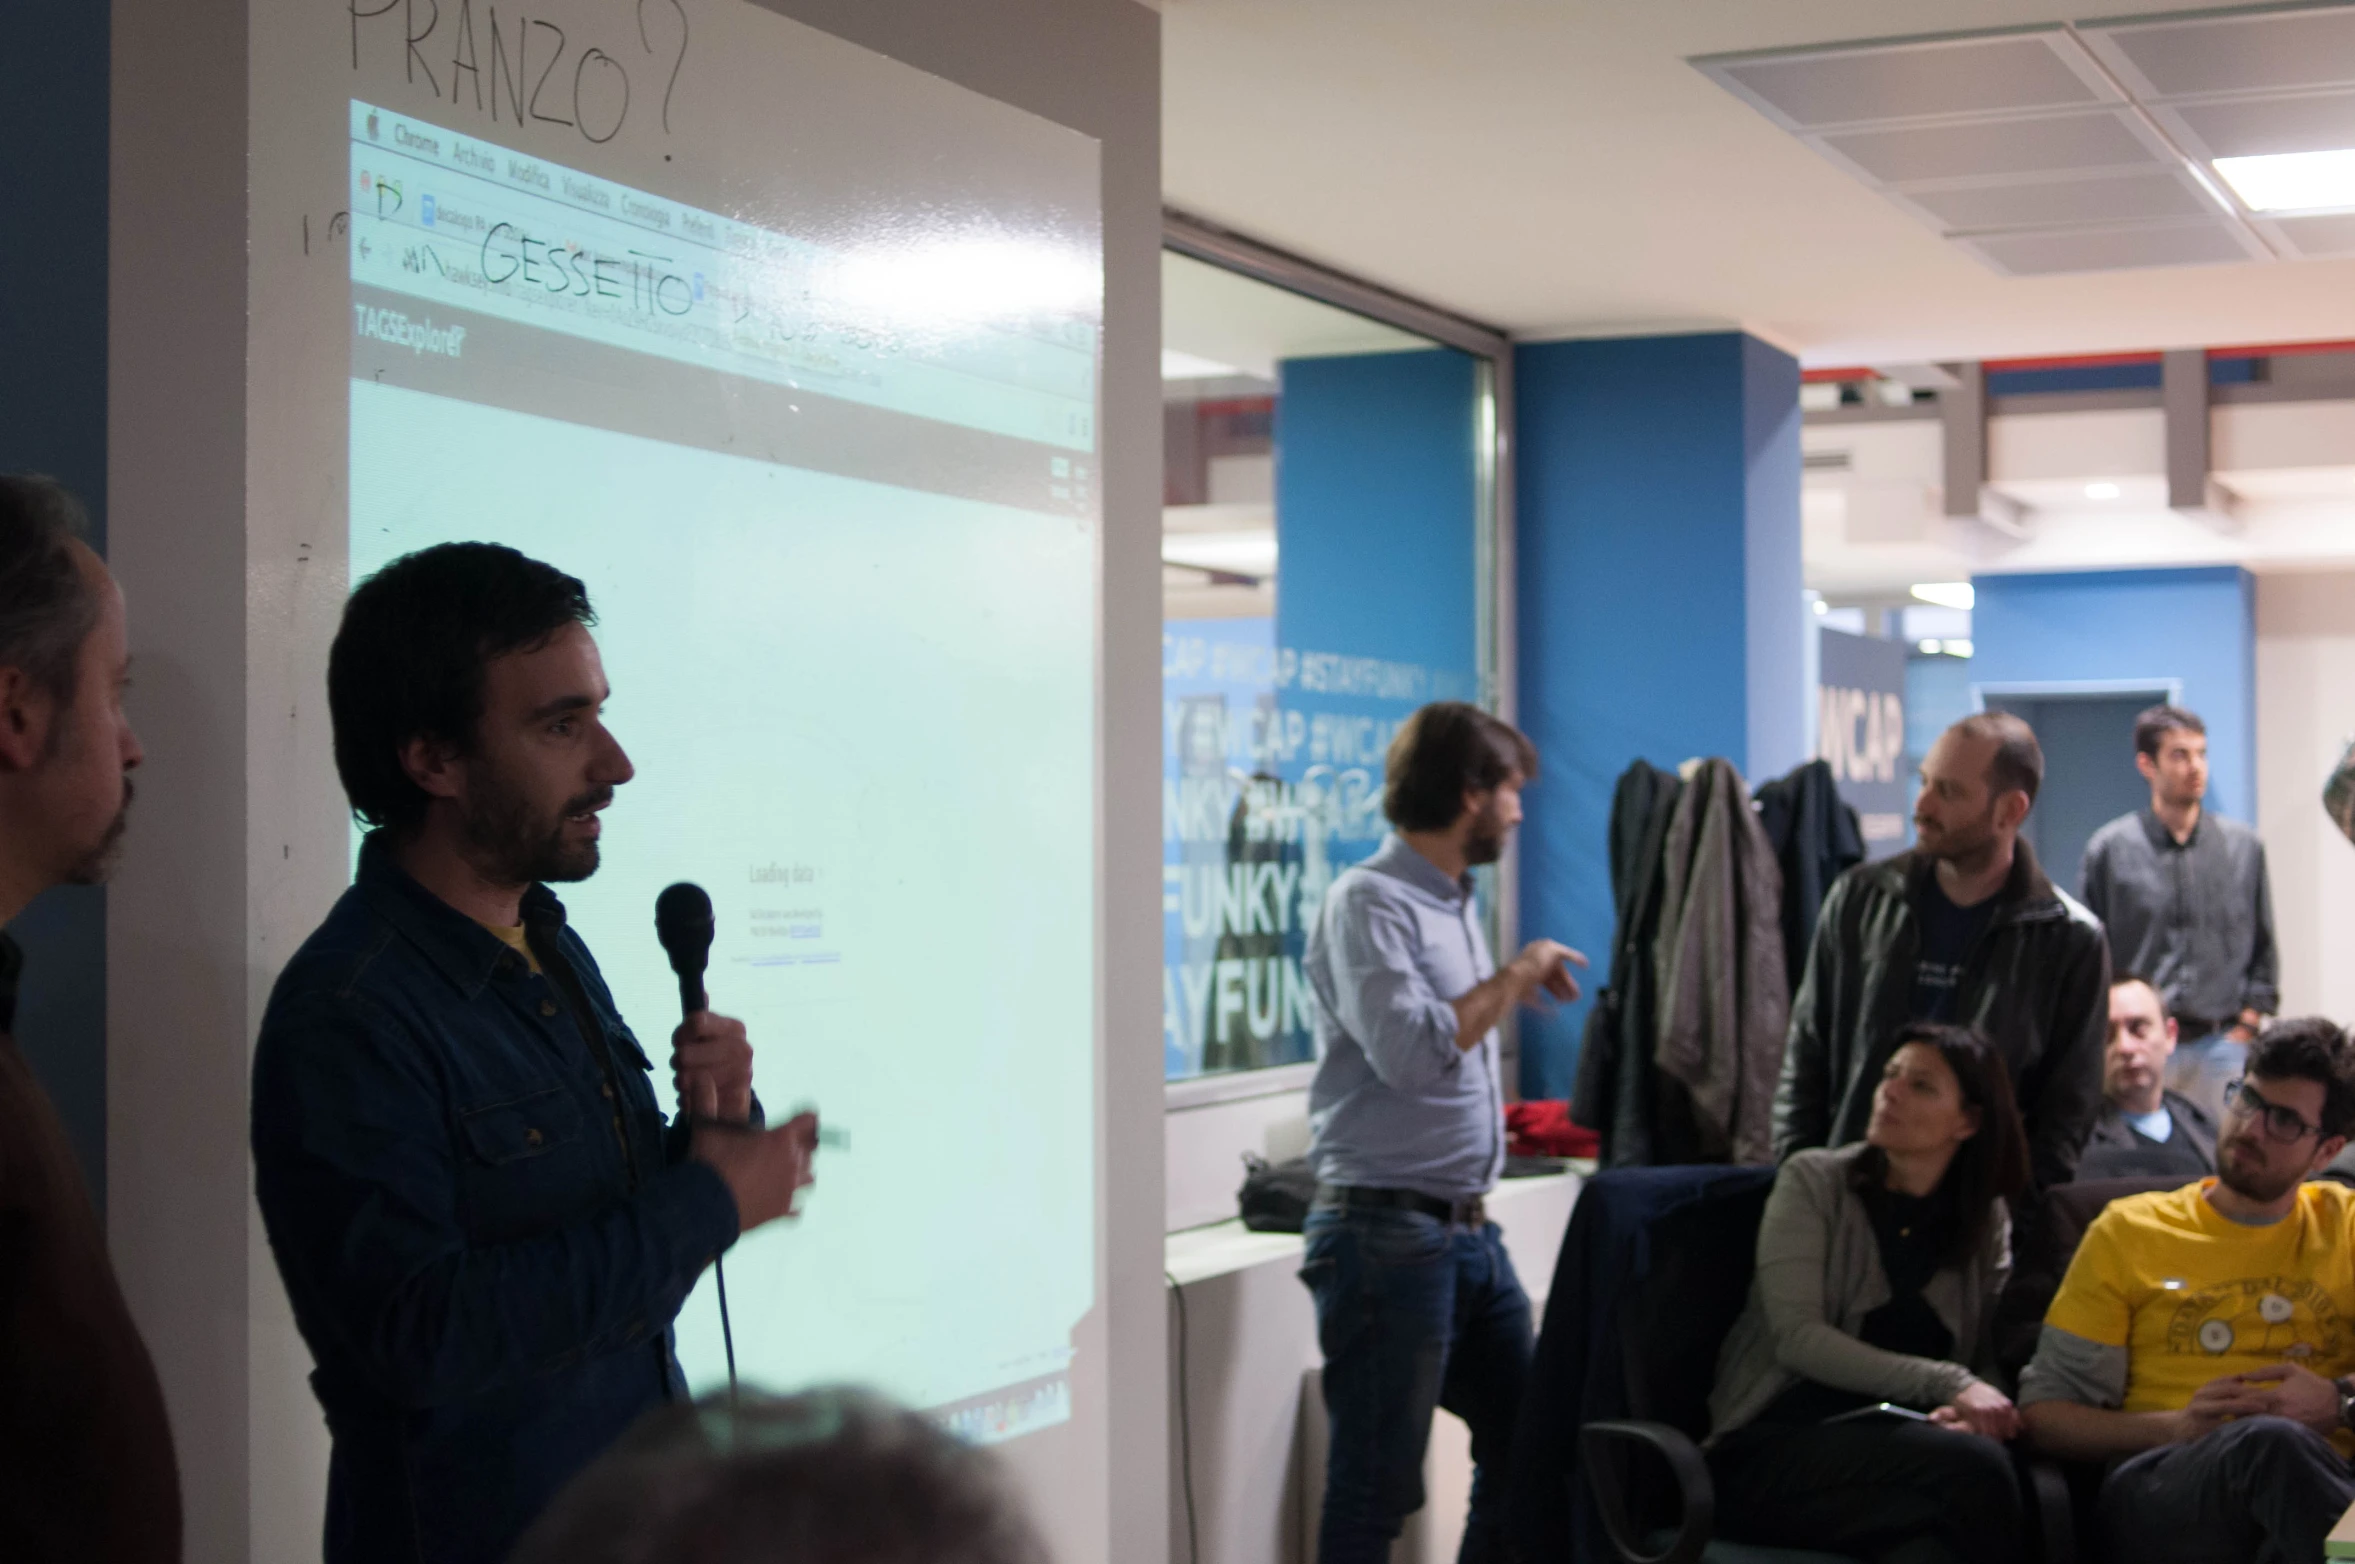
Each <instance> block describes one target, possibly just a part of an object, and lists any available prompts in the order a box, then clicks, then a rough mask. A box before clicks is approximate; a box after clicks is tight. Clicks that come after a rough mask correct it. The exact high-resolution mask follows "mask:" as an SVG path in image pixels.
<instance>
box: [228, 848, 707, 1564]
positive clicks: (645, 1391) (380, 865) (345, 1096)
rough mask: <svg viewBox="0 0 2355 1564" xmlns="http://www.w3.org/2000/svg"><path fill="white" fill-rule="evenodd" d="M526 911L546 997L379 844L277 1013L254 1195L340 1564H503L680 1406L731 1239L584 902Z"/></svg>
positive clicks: (295, 966)
mask: <svg viewBox="0 0 2355 1564" xmlns="http://www.w3.org/2000/svg"><path fill="white" fill-rule="evenodd" d="M523 914H524V925H525V928H526V930H527V933H528V937H529V940H530V944H531V947H532V949H533V951H534V953H535V955H536V956H537V958H538V960H539V963H540V965H541V967H542V968H543V969H545V972H546V975H544V976H543V975H541V974H540V973H535V972H533V971H532V970H531V967H530V964H529V963H527V962H525V961H524V960H523V959H522V957H521V956H519V955H518V954H516V953H515V952H514V951H512V950H510V949H509V948H508V947H507V946H506V945H504V944H503V943H502V942H501V941H500V940H499V939H498V938H497V936H495V935H493V934H492V933H490V931H488V930H487V929H484V928H483V927H481V926H480V925H479V924H477V923H475V922H474V921H473V920H471V919H469V918H468V917H466V916H465V915H464V914H463V913H461V912H459V911H457V910H456V909H455V908H453V907H451V906H449V905H448V904H447V903H445V902H443V901H442V900H441V899H440V898H439V897H437V896H435V895H434V894H433V893H432V892H430V891H428V890H426V889H425V888H424V887H423V886H421V885H419V884H418V883H417V882H416V881H414V880H412V879H410V878H409V876H408V875H407V874H405V873H403V872H402V870H401V869H400V868H399V866H398V865H397V864H396V863H395V862H394V861H393V858H392V856H391V854H390V852H389V851H387V850H386V849H385V848H384V847H383V846H382V844H381V843H380V842H379V841H378V840H377V839H374V838H371V839H370V840H369V841H368V843H367V844H366V845H365V846H364V847H363V848H362V851H361V855H360V869H359V876H358V881H357V883H356V884H354V885H353V886H352V888H351V889H350V890H349V891H347V892H345V893H344V895H343V897H342V899H341V900H339V901H338V902H337V903H336V905H335V909H334V911H333V912H331V913H330V914H329V915H328V918H327V921H326V922H325V923H324V924H322V925H321V926H320V928H319V930H318V932H317V933H315V934H313V935H312V936H311V938H310V939H309V940H308V941H307V942H305V943H304V945H303V947H302V949H301V950H299V951H297V952H296V953H295V956H294V959H293V960H292V961H291V962H289V963H288V964H287V967H286V970H285V971H284V972H283V973H281V974H280V976H279V979H278V983H277V987H276V988H275V990H274V991H273V992H272V994H271V996H270V1004H269V1008H268V1010H267V1011H266V1012H265V1013H264V1015H263V1018H262V1029H261V1038H260V1041H259V1043H258V1044H257V1046H256V1048H255V1054H254V1081H253V1154H254V1166H255V1174H256V1192H257V1194H258V1197H259V1199H260V1202H261V1208H262V1220H263V1223H264V1225H265V1227H266V1228H267V1229H268V1232H269V1237H270V1247H271V1249H272V1251H273V1252H274V1253H275V1254H276V1256H277V1260H278V1269H279V1274H280V1275H281V1276H282V1277H283V1278H284V1279H285V1282H286V1290H287V1293H288V1295H289V1297H290V1298H291V1299H292V1301H293V1304H294V1316H295V1322H296V1324H297V1325H299V1326H300V1327H301V1330H302V1333H303V1338H304V1340H305V1341H307V1342H308V1343H309V1344H310V1349H311V1355H312V1357H313V1359H314V1360H315V1361H316V1363H317V1365H318V1367H317V1369H316V1371H315V1372H314V1373H313V1374H312V1376H311V1384H312V1387H313V1389H314V1391H315V1392H316V1393H317V1395H318V1398H319V1404H320V1406H321V1407H322V1408H323V1409H324V1410H325V1412H326V1417H327V1428H328V1432H329V1434H330V1435H331V1437H332V1439H333V1442H334V1451H333V1456H332V1459H331V1462H330V1465H329V1468H328V1479H327V1536H326V1561H327V1564H376V1561H380V1560H381V1561H388V1564H389V1561H392V1560H399V1561H401V1564H495V1561H497V1560H499V1559H501V1558H503V1557H505V1555H506V1554H507V1552H508V1551H509V1549H510V1548H511V1546H512V1545H513V1543H514V1542H515V1540H516V1537H517V1536H518V1535H519V1534H520V1533H521V1532H522V1530H523V1529H524V1527H525V1526H527V1525H528V1524H529V1523H530V1522H531V1520H532V1518H533V1517H534V1516H535V1515H536V1514H537V1513H538V1512H539V1510H540V1508H541V1507H542V1506H543V1505H544V1504H546V1502H547V1501H548V1500H549V1499H550V1498H552V1497H553V1496H554V1495H555V1493H556V1492H557V1490H558V1489H560V1488H561V1487H562V1486H563V1485H564V1484H565V1482H566V1481H567V1480H568V1479H570V1478H571V1477H572V1476H573V1475H574V1474H575V1473H576V1472H578V1471H579V1470H580V1469H581V1467H583V1466H585V1465H586V1464H587V1463H588V1462H589V1461H590V1460H592V1459H594V1458H595V1457H596V1456H597V1455H598V1454H599V1453H600V1452H602V1451H603V1450H604V1449H605V1447H606V1446H607V1445H608V1444H610V1443H611V1442H612V1441H613V1440H614V1439H615V1437H617V1436H618V1435H619V1434H620V1433H621V1432H622V1430H623V1429H625V1428H626V1427H628V1425H629V1424H630V1423H631V1422H632V1421H633V1420H634V1419H635V1418H637V1417H638V1415H639V1414H641V1413H642V1412H644V1411H646V1410H647V1409H648V1408H649V1407H652V1406H655V1405H657V1404H659V1403H661V1402H662V1401H664V1400H665V1399H666V1398H669V1397H672V1396H677V1395H680V1394H683V1392H684V1380H683V1377H682V1375H681V1373H680V1370H679V1366H678V1361H677V1358H676V1356H675V1355H674V1353H673V1350H672V1339H671V1322H672V1320H673V1319H674V1318H675V1317H676V1316H677V1314H678V1311H679V1306H680V1304H681V1302H682V1301H683V1300H684V1299H685V1298H686V1296H687V1291H688V1289H689V1288H690V1287H691V1286H692V1285H693V1284H694V1282H695V1279H696V1277H697V1276H698V1275H699V1274H700V1273H701V1272H702V1270H703V1268H704V1267H705V1266H706V1265H708V1264H710V1263H711V1260H712V1258H713V1257H714V1256H715V1255H717V1254H718V1253H720V1252H721V1251H722V1250H724V1249H726V1248H727V1247H728V1246H729V1245H730V1244H732V1243H733V1242H735V1239H736V1233H737V1214H736V1204H735V1200H734V1198H733V1197H732V1196H731V1195H730V1194H729V1192H728V1188H727V1185H726V1184H725V1183H724V1182H723V1181H722V1180H721V1179H720V1177H719V1175H718V1174H717V1173H715V1172H714V1171H713V1170H712V1169H711V1168H709V1167H707V1166H705V1165H704V1164H702V1163H698V1162H692V1161H688V1160H685V1159H684V1156H683V1141H681V1140H680V1138H679V1137H676V1136H670V1137H667V1138H666V1134H665V1127H664V1123H663V1118H662V1114H661V1111H660V1110H659V1109H658V1108H657V1107H656V1106H655V1100H654V1091H653V1087H652V1084H651V1082H650V1081H649V1079H648V1076H649V1071H650V1069H651V1065H650V1063H649V1061H648V1060H647V1057H646V1054H645V1052H644V1050H642V1049H641V1048H640V1047H639V1046H638V1042H637V1039H636V1038H635V1037H633V1036H632V1035H631V1033H630V1029H629V1028H628V1027H627V1026H625V1025H624V1024H623V1023H622V1019H621V1017H620V1016H619V1015H618V1014H617V1013H616V1012H615V1009H614V1003H613V996H612V995H611V993H609V992H608V991H607V989H606V987H605V982H604V979H603V978H602V977H601V976H599V974H598V971H597V964H596V962H595V961H594V960H593V959H592V958H591V957H590V955H589V951H588V947H587V946H586V945H584V944H583V943H582V942H581V940H580V937H579V936H578V935H576V934H574V933H573V932H572V931H571V930H570V929H568V928H567V927H566V926H565V922H564V909H563V906H562V905H561V904H560V903H559V902H558V901H557V900H556V898H555V897H554V896H553V895H551V894H550V893H549V892H548V890H547V889H546V887H544V886H535V887H533V888H532V890H531V891H530V892H529V893H527V895H526V896H525V898H524V903H523ZM576 1007H577V1009H576ZM576 1014H577V1015H578V1017H579V1019H577V1020H576ZM585 1032H586V1033H588V1034H591V1035H584V1033H585Z"/></svg>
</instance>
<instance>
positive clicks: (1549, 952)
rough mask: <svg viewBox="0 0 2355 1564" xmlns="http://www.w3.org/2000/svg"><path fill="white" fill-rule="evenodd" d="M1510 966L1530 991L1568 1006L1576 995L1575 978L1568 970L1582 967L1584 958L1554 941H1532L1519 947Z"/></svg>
mask: <svg viewBox="0 0 2355 1564" xmlns="http://www.w3.org/2000/svg"><path fill="white" fill-rule="evenodd" d="M1513 965H1515V966H1516V967H1519V968H1520V969H1521V971H1522V973H1523V975H1524V976H1525V977H1526V978H1527V979H1528V985H1529V987H1530V988H1531V989H1533V990H1543V991H1544V992H1546V993H1548V994H1551V995H1553V996H1554V998H1556V999H1559V1000H1561V1001H1562V1002H1563V1003H1565V1004H1567V1003H1569V1002H1570V1001H1571V1000H1573V999H1576V998H1577V997H1578V994H1579V988H1578V979H1576V978H1574V977H1572V976H1571V975H1570V969H1571V968H1572V967H1573V966H1580V967H1583V966H1585V965H1586V958H1585V957H1584V956H1582V955H1580V954H1579V953H1578V952H1577V951H1575V950H1572V949H1571V948H1570V947H1569V946H1567V945H1564V944H1560V943H1558V942H1556V941H1554V940H1550V939H1533V940H1531V941H1530V942H1529V943H1528V944H1526V945H1524V946H1522V947H1521V954H1519V955H1518V956H1515V957H1514V958H1513Z"/></svg>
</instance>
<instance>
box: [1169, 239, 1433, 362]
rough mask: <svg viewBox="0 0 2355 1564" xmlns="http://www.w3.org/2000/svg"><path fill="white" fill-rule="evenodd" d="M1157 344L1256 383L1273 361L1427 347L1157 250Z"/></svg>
mask: <svg viewBox="0 0 2355 1564" xmlns="http://www.w3.org/2000/svg"><path fill="white" fill-rule="evenodd" d="M1161 345H1162V347H1163V348H1164V349H1165V350H1166V349H1171V348H1174V349H1176V350H1177V351H1179V352H1181V353H1185V354H1189V355H1191V356H1193V357H1195V358H1200V359H1206V360H1208V361H1209V362H1211V363H1213V364H1220V365H1224V366H1226V367H1227V368H1229V369H1233V370H1237V371H1240V372H1241V373H1243V374H1246V375H1250V376H1253V377H1255V378H1257V379H1260V380H1273V379H1275V378H1276V362H1277V361H1278V360H1279V359H1286V358H1302V357H1308V356H1311V355H1318V354H1329V353H1388V352H1396V351H1401V350H1404V349H1407V348H1421V347H1429V346H1431V343H1430V342H1429V341H1428V340H1427V339H1425V338H1422V337H1418V336H1415V335H1413V334H1412V333H1410V332H1404V331H1400V330H1398V329H1397V328H1396V327H1394V326H1386V325H1384V324H1382V323H1381V322H1380V321H1375V320H1368V319H1366V318H1365V317H1364V316H1362V315H1352V314H1351V313H1350V312H1349V311H1347V310H1343V309H1335V308H1334V307H1333V306H1332V305H1330V304H1323V303H1319V302H1318V301H1317V300H1315V299H1310V298H1304V297H1302V296H1301V295H1299V294H1297V293H1287V292H1285V291H1284V290H1283V289H1282V288H1277V287H1272V286H1270V285H1269V284H1267V283H1264V282H1258V281H1255V280H1253V279H1252V278H1249V277H1245V276H1243V275H1241V274H1240V273H1237V272H1231V271H1228V270H1226V269H1225V268H1223V267H1218V266H1211V265H1207V264H1205V263H1204V262H1201V261H1197V260H1193V259H1190V258H1189V257H1187V256H1183V255H1177V254H1174V253H1172V252H1170V251H1167V250H1164V251H1162V252H1161Z"/></svg>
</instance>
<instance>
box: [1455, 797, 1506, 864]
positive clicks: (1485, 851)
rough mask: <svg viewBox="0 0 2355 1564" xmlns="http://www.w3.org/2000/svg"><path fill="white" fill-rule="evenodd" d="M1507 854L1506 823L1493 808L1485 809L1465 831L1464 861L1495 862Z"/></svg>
mask: <svg viewBox="0 0 2355 1564" xmlns="http://www.w3.org/2000/svg"><path fill="white" fill-rule="evenodd" d="M1504 855H1505V825H1504V823H1503V822H1502V821H1500V820H1499V819H1497V817H1496V814H1495V812H1494V811H1493V810H1488V809H1483V810H1482V811H1480V817H1479V818H1478V819H1476V820H1474V821H1473V822H1472V829H1471V830H1469V831H1467V832H1466V833H1464V862H1466V863H1468V864H1483V863H1494V862H1496V861H1497V860H1498V859H1499V858H1502V857H1503V856H1504Z"/></svg>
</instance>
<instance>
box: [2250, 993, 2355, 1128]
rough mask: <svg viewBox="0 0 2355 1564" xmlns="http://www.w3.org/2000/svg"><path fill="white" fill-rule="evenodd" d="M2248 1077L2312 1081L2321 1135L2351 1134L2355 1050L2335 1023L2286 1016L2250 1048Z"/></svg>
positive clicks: (2354, 1119)
mask: <svg viewBox="0 0 2355 1564" xmlns="http://www.w3.org/2000/svg"><path fill="white" fill-rule="evenodd" d="M2246 1073H2248V1074H2250V1075H2253V1076H2256V1077H2258V1078H2259V1079H2261V1080H2267V1081H2313V1082H2314V1083H2316V1084H2317V1085H2319V1086H2320V1087H2321V1088H2322V1133H2323V1134H2324V1136H2326V1137H2328V1136H2332V1135H2344V1134H2346V1133H2347V1132H2348V1131H2349V1130H2355V1044H2350V1043H2349V1041H2348V1038H2347V1034H2346V1033H2345V1032H2343V1031H2341V1030H2340V1029H2339V1024H2338V1023H2337V1022H2335V1021H2331V1020H2326V1019H2325V1018H2323V1017H2321V1016H2285V1017H2283V1018H2282V1019H2281V1020H2279V1021H2276V1022H2274V1023H2273V1024H2272V1025H2270V1026H2268V1027H2266V1028H2265V1030H2264V1031H2262V1032H2259V1033H2258V1034H2257V1040H2256V1041H2255V1042H2253V1043H2251V1044H2250V1045H2249V1062H2248V1065H2247V1066H2246Z"/></svg>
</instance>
